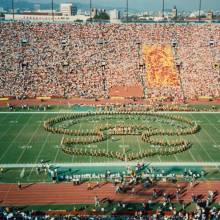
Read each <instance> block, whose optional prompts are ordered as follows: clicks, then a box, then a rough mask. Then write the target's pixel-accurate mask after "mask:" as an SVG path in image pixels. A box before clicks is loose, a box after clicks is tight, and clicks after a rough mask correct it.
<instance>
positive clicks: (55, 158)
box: [53, 148, 60, 163]
mask: <svg viewBox="0 0 220 220" xmlns="http://www.w3.org/2000/svg"><path fill="white" fill-rule="evenodd" d="M59 151H60V149H59V148H58V149H57V152H56V155H55V157H54V160H53V162H54V163H56V160H57V157H58V154H59Z"/></svg>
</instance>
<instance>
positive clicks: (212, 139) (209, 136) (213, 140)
mask: <svg viewBox="0 0 220 220" xmlns="http://www.w3.org/2000/svg"><path fill="white" fill-rule="evenodd" d="M203 130H204V132H205V133H206V135H207V137H208V138H209V139H210V140H211V141H212V142H213V143H214V144H215V145H218V143H217V142H216V141H215V139H214V138H212V137H211V135H210V134H209V132H207V130H206V129H205V128H204V127H203Z"/></svg>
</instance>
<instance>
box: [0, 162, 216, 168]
mask: <svg viewBox="0 0 220 220" xmlns="http://www.w3.org/2000/svg"><path fill="white" fill-rule="evenodd" d="M124 164H125V163H124V161H122V162H110V163H106V162H101V163H99V162H98V163H89V162H87V163H84V162H82V163H50V165H52V166H58V167H102V166H104V167H106V166H109V167H115V166H116V167H117V166H120V167H123V166H124ZM127 164H128V165H130V166H135V165H137V162H135V161H132V162H131V161H129V162H127ZM0 165H1V167H2V168H32V167H38V166H40V165H41V164H40V163H36V164H34V163H22V164H15V163H13V164H0ZM150 166H158V167H169V166H177V167H187V166H190V167H197V166H199V167H201V166H203V167H219V166H220V162H151V163H150Z"/></svg>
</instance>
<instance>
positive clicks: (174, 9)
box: [172, 6, 177, 19]
mask: <svg viewBox="0 0 220 220" xmlns="http://www.w3.org/2000/svg"><path fill="white" fill-rule="evenodd" d="M172 18H174V19H175V18H177V8H176V6H174V7H173V10H172Z"/></svg>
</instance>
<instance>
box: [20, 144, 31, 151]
mask: <svg viewBox="0 0 220 220" xmlns="http://www.w3.org/2000/svg"><path fill="white" fill-rule="evenodd" d="M20 148H21V149H23V150H24V149H26V150H29V149H31V148H32V146H31V145H23V146H20Z"/></svg>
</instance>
